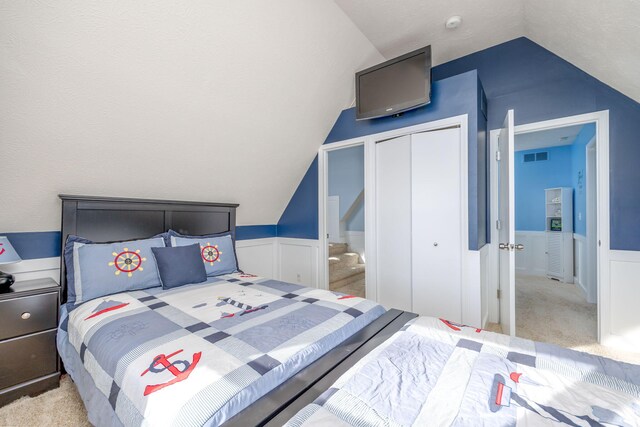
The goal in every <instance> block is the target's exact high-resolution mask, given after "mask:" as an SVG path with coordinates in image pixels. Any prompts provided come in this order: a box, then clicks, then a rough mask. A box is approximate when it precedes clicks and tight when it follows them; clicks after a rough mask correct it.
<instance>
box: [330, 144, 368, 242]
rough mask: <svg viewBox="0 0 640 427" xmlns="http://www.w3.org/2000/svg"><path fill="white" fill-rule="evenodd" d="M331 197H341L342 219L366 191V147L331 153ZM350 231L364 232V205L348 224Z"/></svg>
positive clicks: (361, 205) (361, 204) (361, 146)
mask: <svg viewBox="0 0 640 427" xmlns="http://www.w3.org/2000/svg"><path fill="white" fill-rule="evenodd" d="M328 157H329V161H328V165H327V169H328V172H329V176H328V181H329V183H328V184H329V185H328V187H329V188H328V193H329V196H338V197H340V218H342V217H343V216H344V215H345V214H346V213H347V210H349V208H350V207H351V205H353V202H355V200H356V199H357V198H358V196H359V195H360V193H361V192H362V190H364V145H359V146H357V147H350V148H343V149H341V150H335V151H330V152H329V155H328ZM346 226H347V230H348V231H364V204H363V203H360V206H359V208H358V209H357V210H356V212H355V213H354V215H353V216H352V217H351V218H350V219H349V220H348V221H347V223H346Z"/></svg>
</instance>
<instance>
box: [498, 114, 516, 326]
mask: <svg viewBox="0 0 640 427" xmlns="http://www.w3.org/2000/svg"><path fill="white" fill-rule="evenodd" d="M498 138H499V139H498V147H499V148H498V150H499V153H500V155H499V156H500V157H499V161H498V216H499V218H498V219H499V221H500V231H499V242H498V243H499V245H500V250H499V251H498V252H499V254H500V256H499V259H500V275H499V277H500V287H499V289H500V304H499V305H500V324H501V325H502V332H503V333H505V334H508V335H515V333H516V292H515V288H516V272H515V261H516V259H515V252H514V250H515V237H516V230H515V186H514V171H513V161H514V160H513V158H514V156H513V149H514V143H515V135H514V124H513V110H509V111H508V112H507V117H505V119H504V124H503V126H502V129H501V130H500V136H499V137H498Z"/></svg>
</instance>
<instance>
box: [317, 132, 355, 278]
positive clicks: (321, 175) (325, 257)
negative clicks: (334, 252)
mask: <svg viewBox="0 0 640 427" xmlns="http://www.w3.org/2000/svg"><path fill="white" fill-rule="evenodd" d="M360 145H364V146H365V153H364V171H365V179H364V188H365V194H366V188H367V150H366V144H365V140H364V138H354V139H349V140H346V141H340V142H334V143H331V144H325V145H322V146H321V147H320V149H319V150H318V240H319V243H320V248H319V251H318V254H319V255H318V256H319V257H320V260H319V261H318V288H320V289H329V247H328V244H329V238H328V234H327V232H328V231H329V227H328V223H327V221H328V215H327V198H328V197H329V152H331V151H337V150H342V149H344V148H352V147H357V146H360ZM365 203H366V196H365ZM365 213H366V207H365ZM365 230H366V217H365ZM366 244H367V241H366V237H365V248H366ZM365 253H366V249H365ZM365 277H366V264H365ZM365 280H366V279H365ZM365 283H366V281H365Z"/></svg>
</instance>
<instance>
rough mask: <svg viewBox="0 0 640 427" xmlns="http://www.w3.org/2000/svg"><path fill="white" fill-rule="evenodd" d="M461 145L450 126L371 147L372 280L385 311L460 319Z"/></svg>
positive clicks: (457, 132)
mask: <svg viewBox="0 0 640 427" xmlns="http://www.w3.org/2000/svg"><path fill="white" fill-rule="evenodd" d="M463 141H464V143H465V144H466V141H467V138H466V137H465V138H462V137H461V130H460V128H459V127H453V128H447V129H441V130H434V131H429V132H421V133H414V134H411V135H405V136H401V137H398V138H394V139H389V140H385V141H379V142H378V143H377V144H376V154H375V156H376V179H375V182H376V183H375V193H376V239H377V242H376V248H377V257H376V259H377V263H376V264H377V265H376V276H377V279H376V282H377V293H378V302H379V303H381V304H383V305H385V306H386V307H394V308H398V309H402V310H407V311H412V312H414V313H418V314H421V315H428V316H437V317H443V318H446V319H448V320H451V321H455V322H462V321H463V317H464V315H463V298H464V295H463V289H462V266H461V263H462V251H463V250H464V249H465V248H466V241H465V242H463V232H462V230H463V229H462V227H463V224H462V221H463V218H462V211H461V209H462V206H463V205H462V197H463V194H462V184H463V183H462V178H461V177H462V174H461V165H462V160H463V159H462V152H461V144H462V142H463ZM465 166H466V164H465ZM464 226H466V224H464ZM465 237H466V236H465Z"/></svg>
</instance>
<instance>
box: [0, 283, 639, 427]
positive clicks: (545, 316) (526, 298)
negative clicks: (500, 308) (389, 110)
mask: <svg viewBox="0 0 640 427" xmlns="http://www.w3.org/2000/svg"><path fill="white" fill-rule="evenodd" d="M486 329H488V330H490V331H493V332H501V329H500V325H498V324H489V325H488V326H487V328H486ZM516 334H517V335H518V336H519V337H522V338H529V339H532V340H536V341H544V342H550V343H554V344H559V345H561V346H564V347H569V348H573V349H575V350H579V351H586V352H589V353H593V354H598V355H601V356H606V357H610V358H612V359H617V360H622V361H625V362H630V363H636V364H640V354H639V353H627V352H623V351H618V350H613V349H610V348H607V347H603V346H601V345H598V344H597V343H596V308H595V305H594V304H588V303H587V302H586V301H585V300H584V298H583V297H582V295H581V294H580V291H579V290H578V289H577V288H576V287H575V285H568V284H565V283H560V282H556V281H552V280H549V279H546V278H541V277H533V276H522V277H518V278H517V280H516ZM89 425H90V424H89V422H88V421H87V415H86V412H85V409H84V405H83V403H82V401H81V400H80V396H78V392H77V391H76V388H75V385H74V384H73V383H72V382H71V380H70V379H69V377H68V376H66V375H65V376H63V377H62V381H61V384H60V388H58V389H56V390H52V391H49V392H47V393H44V394H42V395H40V396H37V397H33V398H30V397H23V398H22V399H20V400H17V401H15V402H13V403H11V404H9V405H7V406H5V407H3V408H0V426H3V427H4V426H11V427H40V426H42V427H63V426H64V427H67V426H70V427H84V426H89Z"/></svg>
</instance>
